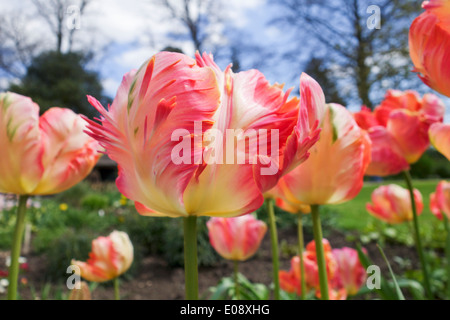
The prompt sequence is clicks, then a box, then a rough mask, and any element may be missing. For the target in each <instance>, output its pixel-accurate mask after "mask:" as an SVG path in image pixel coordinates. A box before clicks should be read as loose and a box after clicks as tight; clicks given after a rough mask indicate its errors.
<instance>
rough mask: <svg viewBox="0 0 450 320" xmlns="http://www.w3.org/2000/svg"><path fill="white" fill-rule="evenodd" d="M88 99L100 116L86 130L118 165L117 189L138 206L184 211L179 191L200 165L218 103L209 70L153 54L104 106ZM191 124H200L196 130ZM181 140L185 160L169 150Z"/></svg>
mask: <svg viewBox="0 0 450 320" xmlns="http://www.w3.org/2000/svg"><path fill="white" fill-rule="evenodd" d="M90 100H91V103H92V104H93V105H94V106H95V107H96V108H97V110H99V111H100V113H101V114H102V116H103V118H102V119H101V120H102V126H100V125H98V124H97V123H94V122H91V123H90V126H89V129H90V131H91V135H92V136H94V137H95V138H96V139H98V140H99V141H100V142H101V143H102V145H103V146H104V147H105V149H106V150H107V153H108V155H109V156H110V158H111V159H112V160H114V161H116V162H117V163H118V164H119V167H120V170H119V178H118V179H117V187H118V188H119V190H120V191H121V192H122V194H124V195H125V196H126V197H127V198H129V199H132V200H134V201H136V202H138V203H141V204H142V206H141V209H142V208H151V210H152V211H156V212H159V215H165V216H180V215H184V216H187V215H188V212H186V210H185V207H184V200H183V193H184V191H185V189H186V187H187V185H188V183H189V182H190V181H191V179H192V178H193V177H194V175H195V174H196V172H197V170H199V168H200V167H201V157H199V155H201V154H199V153H202V152H203V148H202V137H203V133H204V132H205V131H206V130H207V129H209V128H211V126H212V124H213V123H214V121H213V115H214V113H215V111H216V110H217V107H218V103H219V90H218V87H217V80H216V77H215V74H214V72H213V71H212V70H211V69H210V68H208V67H205V68H202V67H199V66H198V65H197V64H196V62H195V61H194V60H193V59H191V58H188V57H187V56H185V55H182V54H177V53H168V52H163V53H158V54H156V55H155V56H154V57H153V58H152V59H150V60H149V61H148V62H147V63H145V64H144V65H143V66H142V67H141V69H140V70H139V71H137V72H136V73H134V72H132V73H130V74H128V75H126V76H125V77H124V80H123V82H122V85H121V87H120V88H119V90H118V93H117V96H116V98H115V100H114V102H113V104H112V105H111V107H110V108H109V110H105V109H104V108H103V107H102V106H100V104H99V103H98V102H96V101H95V100H94V99H93V98H90ZM195 123H200V124H202V126H201V128H200V129H199V130H195V129H196V128H195ZM195 131H197V132H199V134H200V135H199V136H195ZM174 135H175V136H174ZM182 142H186V143H187V144H188V150H187V151H189V152H190V153H191V154H189V155H187V159H186V160H187V161H185V162H186V163H184V162H182V163H175V162H174V161H172V160H173V159H172V152H173V150H174V149H175V148H176V146H177V145H179V144H180V143H182ZM155 150H157V152H155ZM191 151H193V152H191ZM184 156H185V155H184V153H183V152H181V153H180V157H184ZM198 159H200V160H198ZM147 213H148V214H150V215H151V211H147Z"/></svg>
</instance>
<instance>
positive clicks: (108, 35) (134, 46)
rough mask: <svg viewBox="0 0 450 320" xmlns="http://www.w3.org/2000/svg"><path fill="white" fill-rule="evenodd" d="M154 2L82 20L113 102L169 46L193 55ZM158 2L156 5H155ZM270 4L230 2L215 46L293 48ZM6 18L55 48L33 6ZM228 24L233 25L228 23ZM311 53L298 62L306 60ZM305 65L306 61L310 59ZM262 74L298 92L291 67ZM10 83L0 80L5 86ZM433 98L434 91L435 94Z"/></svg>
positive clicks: (102, 9) (0, 2) (16, 4)
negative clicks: (236, 41) (231, 41)
mask: <svg viewBox="0 0 450 320" xmlns="http://www.w3.org/2000/svg"><path fill="white" fill-rule="evenodd" d="M151 2H152V1H149V0H128V1H126V2H124V1H123V0H94V1H93V2H92V4H91V6H90V7H89V10H88V11H87V13H86V15H85V16H84V17H83V19H82V21H81V22H82V24H81V29H80V30H79V32H78V34H77V38H76V48H79V49H84V50H86V49H93V50H94V51H95V52H97V53H99V54H98V55H97V59H96V60H95V61H94V62H93V63H92V64H91V66H90V67H91V68H93V69H95V70H98V71H99V72H100V74H101V79H102V84H103V86H104V89H105V92H106V94H107V95H109V96H111V97H113V96H114V95H115V93H116V90H117V88H118V86H119V84H120V82H121V80H122V77H123V75H124V74H125V73H126V72H128V71H129V70H131V69H135V68H139V67H140V65H141V64H142V63H143V62H145V61H146V60H147V59H148V58H150V57H151V56H152V55H153V54H154V53H156V52H158V51H159V50H161V49H162V48H164V47H165V46H167V45H169V44H170V45H172V46H176V47H180V48H182V49H183V51H184V52H185V53H187V54H188V55H191V56H192V55H193V54H194V49H193V46H192V44H191V43H190V42H189V41H186V40H182V39H177V40H173V39H168V37H167V34H168V33H177V32H180V30H182V26H180V25H177V24H176V23H173V21H171V20H169V19H167V12H164V10H162V9H161V7H158V6H155V5H154V4H152V3H151ZM153 2H154V1H153ZM265 2H266V1H265V0H245V1H242V0H229V1H226V2H225V3H226V4H225V5H224V7H223V8H222V10H221V12H220V14H221V16H222V17H223V20H224V23H219V24H217V25H216V26H215V28H216V29H215V31H216V33H217V37H216V38H217V39H215V41H216V42H218V43H220V42H221V41H222V42H223V41H226V37H225V35H226V34H228V33H229V30H230V28H233V30H234V33H235V34H236V33H237V34H238V35H239V36H240V40H241V41H242V42H244V44H245V43H247V42H248V43H255V44H258V45H260V46H261V47H263V48H264V47H267V48H283V47H284V46H287V45H289V39H288V38H287V36H286V34H285V33H284V32H282V31H281V30H279V29H277V28H275V27H273V26H268V24H267V21H268V20H269V19H270V17H271V14H272V13H273V12H271V11H270V10H273V8H269V7H268V6H267V5H266V3H265ZM0 8H1V14H5V13H6V14H9V13H11V14H13V13H14V12H17V11H19V12H20V15H21V16H22V18H23V20H24V22H23V23H24V25H26V27H27V28H28V29H29V33H30V35H31V37H36V38H39V39H43V40H42V44H43V45H44V46H48V48H52V46H53V45H54V40H53V37H52V35H51V33H50V31H49V29H48V27H47V26H46V24H45V22H43V21H42V19H39V18H38V17H37V15H36V12H35V9H34V7H33V5H32V2H31V0H23V1H11V0H0ZM226 21H228V22H226ZM305 49H306V50H304V51H302V52H299V56H301V57H304V58H306V57H307V55H308V54H309V51H308V50H307V48H305ZM255 51H256V52H249V53H248V55H247V56H246V57H244V59H243V60H242V61H241V64H242V67H243V69H247V68H249V67H250V66H251V65H252V64H253V61H255V59H256V60H257V59H258V58H259V57H258V55H259V52H257V50H255ZM305 60H306V59H305ZM266 62H267V63H266V64H265V65H264V66H262V67H261V71H262V72H263V73H264V74H265V75H266V77H267V78H268V79H269V81H271V82H272V83H274V82H279V83H285V84H286V86H287V87H291V86H295V87H296V86H298V79H299V77H300V74H301V72H302V71H303V70H300V69H299V70H298V72H297V73H298V76H295V77H293V72H292V66H291V65H289V64H287V63H285V62H284V61H277V60H276V58H275V57H274V58H273V59H270V57H269V58H268V60H267V61H266ZM227 64H228V62H227V61H223V60H220V61H219V65H220V66H221V67H225V66H226V65H227ZM1 84H3V85H4V84H5V79H1V78H0V85H1ZM430 92H431V90H430ZM445 103H446V104H447V105H448V106H447V115H446V122H450V107H449V106H450V100H449V99H445ZM349 108H350V110H352V111H355V110H357V109H359V105H358V103H354V104H350V105H349Z"/></svg>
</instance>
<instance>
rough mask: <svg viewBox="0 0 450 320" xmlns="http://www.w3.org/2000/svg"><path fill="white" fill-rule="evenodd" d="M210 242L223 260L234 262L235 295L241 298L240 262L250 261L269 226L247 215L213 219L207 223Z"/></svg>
mask: <svg viewBox="0 0 450 320" xmlns="http://www.w3.org/2000/svg"><path fill="white" fill-rule="evenodd" d="M206 225H207V227H208V231H209V242H210V243H211V246H212V247H213V248H214V249H215V250H216V251H217V253H218V254H219V255H221V256H222V257H223V258H225V259H228V260H232V261H234V281H235V293H236V296H237V297H238V298H239V282H238V273H239V269H238V268H239V267H238V266H239V261H245V260H248V259H250V258H251V257H252V256H253V255H254V254H255V253H256V251H257V250H258V248H259V246H260V244H261V241H262V239H263V238H264V235H265V234H266V232H267V225H266V224H265V223H264V222H263V221H261V220H258V219H256V218H255V217H253V215H251V214H246V215H243V216H240V217H234V218H216V217H214V218H211V219H210V220H209V221H208V222H207V224H206Z"/></svg>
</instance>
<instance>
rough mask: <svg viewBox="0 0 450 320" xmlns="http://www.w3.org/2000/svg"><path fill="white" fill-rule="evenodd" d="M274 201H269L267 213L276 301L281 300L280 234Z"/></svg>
mask: <svg viewBox="0 0 450 320" xmlns="http://www.w3.org/2000/svg"><path fill="white" fill-rule="evenodd" d="M273 202H274V200H273V199H267V211H268V214H269V229H270V242H271V245H272V266H273V283H274V292H273V296H274V299H275V300H280V279H279V278H278V273H279V268H280V266H279V253H278V234H277V225H276V221H275V211H274V205H273Z"/></svg>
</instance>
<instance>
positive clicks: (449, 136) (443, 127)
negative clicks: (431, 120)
mask: <svg viewBox="0 0 450 320" xmlns="http://www.w3.org/2000/svg"><path fill="white" fill-rule="evenodd" d="M429 136H430V141H431V144H432V145H433V146H434V147H435V148H436V149H437V150H438V151H439V152H440V153H442V154H443V155H444V156H445V157H446V158H447V159H448V160H449V161H450V125H449V124H442V123H435V124H433V125H432V126H431V127H430V130H429Z"/></svg>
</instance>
